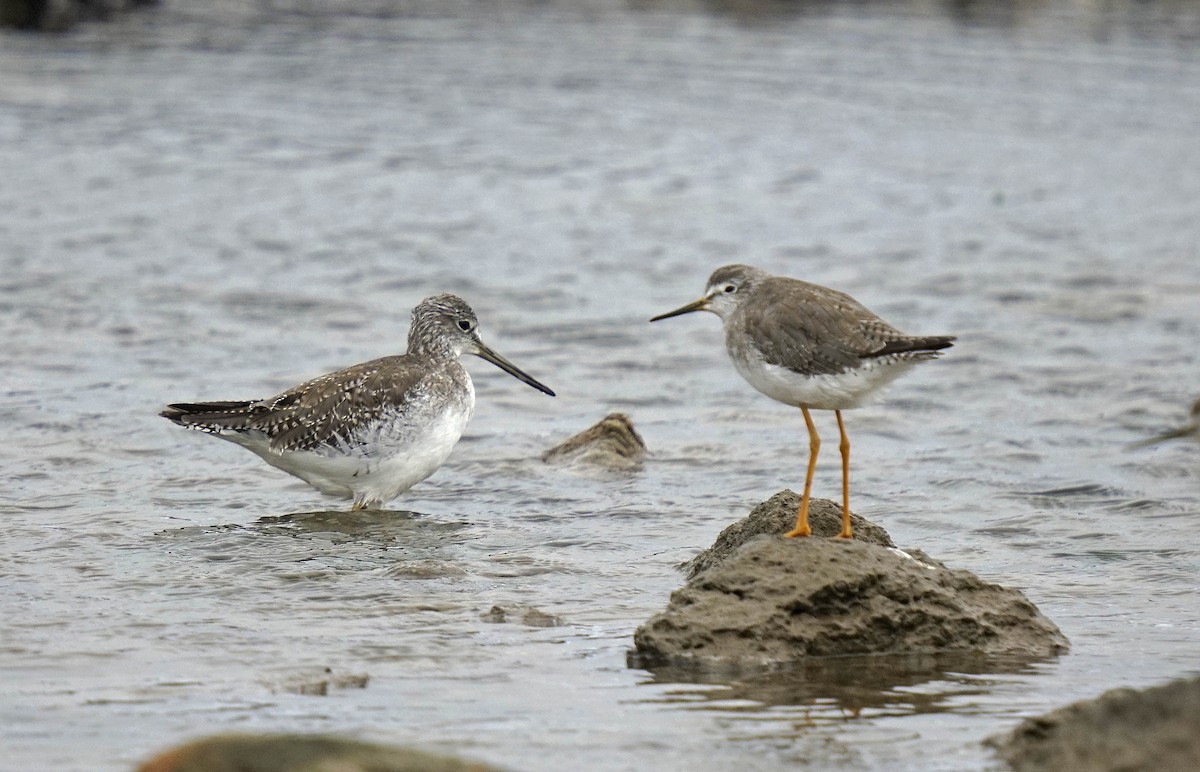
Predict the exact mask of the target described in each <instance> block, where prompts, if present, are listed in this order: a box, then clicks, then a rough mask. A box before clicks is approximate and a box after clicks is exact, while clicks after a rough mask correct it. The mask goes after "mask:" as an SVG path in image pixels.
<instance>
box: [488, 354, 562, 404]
mask: <svg viewBox="0 0 1200 772" xmlns="http://www.w3.org/2000/svg"><path fill="white" fill-rule="evenodd" d="M475 345H476V347H477V349H476V351H475V355H476V356H478V357H479V358H480V359H486V360H487V361H489V362H491V363H492V364H494V365H495V366H496V367H499V368H500V369H501V370H503V371H504V372H506V373H508V374H509V375H511V376H512V377H514V378H516V379H517V380H518V381H521V382H522V383H527V384H529V385H530V386H532V387H533V388H535V389H537V390H538V391H540V392H542V393H543V394H549V395H550V396H551V397H553V396H555V394H554V392H553V391H551V390H550V388H549V387H547V386H546V385H544V384H542V383H540V382H539V381H537V380H535V379H534V378H532V377H531V376H530V375H529V374H527V373H526V372H525V371H524V370H522V369H521V368H519V367H517V366H516V365H514V364H513V363H512V362H510V361H508V360H507V359H505V358H504V357H502V356H500V355H499V354H497V353H496V352H495V351H492V350H491V349H490V348H489V347H488V346H487V344H485V343H484V342H483V341H481V340H476V341H475Z"/></svg>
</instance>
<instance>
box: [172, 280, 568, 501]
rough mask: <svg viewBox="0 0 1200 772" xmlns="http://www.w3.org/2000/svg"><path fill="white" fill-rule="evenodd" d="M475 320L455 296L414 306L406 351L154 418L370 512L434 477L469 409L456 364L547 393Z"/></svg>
mask: <svg viewBox="0 0 1200 772" xmlns="http://www.w3.org/2000/svg"><path fill="white" fill-rule="evenodd" d="M478 327H479V321H478V320H477V319H476V318H475V312H474V311H472V310H471V307H470V306H468V305H467V304H466V302H465V301H464V300H463V299H462V298H460V297H457V296H455V295H437V296H435V297H430V298H426V299H424V300H422V301H421V302H420V303H419V304H417V307H416V308H414V309H413V312H412V327H411V328H410V329H409V331H408V351H407V352H406V353H404V354H401V355H399V356H388V357H383V358H381V359H373V360H371V361H370V362H363V363H362V364H357V365H354V366H353V367H349V368H347V369H345V370H339V371H338V372H336V373H330V374H329V375H323V376H321V377H319V378H314V379H313V380H311V381H307V382H306V383H302V384H300V385H299V386H295V387H293V388H291V389H288V390H287V391H285V392H283V393H282V394H279V395H278V396H274V397H271V398H269V399H262V400H248V401H240V402H184V403H177V404H173V405H168V406H167V408H166V409H165V410H163V411H162V413H160V415H162V416H163V417H164V418H167V419H170V420H171V421H173V422H174V423H176V424H178V425H179V426H183V427H185V428H188V429H196V430H199V431H202V432H208V433H209V434H213V435H216V436H218V437H220V438H222V439H225V440H229V441H230V442H234V443H236V444H238V445H241V446H242V447H243V448H246V449H247V450H249V451H251V452H253V453H255V454H256V455H257V456H258V457H259V458H261V459H262V460H264V461H266V462H267V463H268V464H270V465H271V466H274V467H278V468H279V469H282V470H283V471H285V472H287V473H288V474H292V475H295V476H296V477H299V478H300V479H301V480H304V481H305V482H306V483H308V484H309V485H312V486H313V487H315V488H317V489H318V490H320V491H321V492H322V493H325V494H329V495H333V496H340V497H343V498H350V499H353V500H354V504H353V507H352V508H353V509H355V510H358V509H372V508H376V507H379V506H381V505H383V504H386V503H387V502H389V501H391V500H392V499H394V498H395V497H396V496H399V495H400V494H401V493H403V492H404V491H406V490H408V489H409V488H411V487H412V486H414V485H416V484H417V483H419V482H420V481H421V480H424V479H425V478H426V477H428V476H429V475H431V474H433V473H434V472H435V471H436V470H437V468H438V467H439V466H441V465H442V462H444V461H445V460H446V458H447V457H448V456H449V455H450V451H451V449H452V448H453V447H454V445H455V443H457V442H458V439H459V437H461V436H462V433H463V430H464V429H466V426H467V421H468V420H469V419H470V418H471V413H472V412H473V411H474V409H475V387H474V385H473V384H472V383H471V376H470V375H468V374H467V371H466V369H465V368H463V366H462V364H461V363H459V361H458V359H459V357H461V356H462V355H463V354H475V355H476V356H478V357H481V358H483V359H486V360H487V361H489V362H491V363H492V364H494V365H496V366H497V367H499V368H500V369H501V370H503V371H505V372H506V373H508V374H509V375H512V376H514V377H515V378H517V379H518V380H521V381H523V382H525V383H527V384H529V385H530V386H532V387H533V388H535V389H537V390H538V391H541V392H543V393H545V394H549V395H550V396H552V397H553V396H554V392H553V391H551V390H550V389H548V388H547V387H545V386H543V385H542V384H541V383H539V382H537V381H535V380H534V379H533V378H531V377H530V376H528V375H526V374H525V373H524V372H522V371H521V370H519V369H518V368H517V367H516V366H515V365H513V364H512V363H511V362H509V361H508V360H507V359H505V358H504V357H502V356H500V355H499V354H497V353H496V352H495V351H492V350H491V349H490V348H488V346H487V345H485V344H484V342H483V340H482V339H480V337H479V331H478Z"/></svg>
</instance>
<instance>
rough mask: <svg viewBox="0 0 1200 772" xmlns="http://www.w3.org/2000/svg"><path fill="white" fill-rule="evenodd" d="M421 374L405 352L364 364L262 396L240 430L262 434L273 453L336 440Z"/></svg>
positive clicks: (368, 418)
mask: <svg viewBox="0 0 1200 772" xmlns="http://www.w3.org/2000/svg"><path fill="white" fill-rule="evenodd" d="M423 373H424V371H423V370H422V368H420V367H419V366H417V365H416V364H414V363H413V362H411V361H410V360H409V359H408V358H407V357H405V356H393V357H384V358H382V359H375V360H372V361H370V362H363V363H362V364H359V365H355V366H354V367H350V368H347V369H345V370H340V371H338V372H336V373H330V374H329V375H323V376H321V377H320V378H314V379H313V380H311V381H308V382H307V383H302V384H300V385H299V386H296V387H295V388H292V389H288V390H287V391H285V392H283V393H282V394H280V395H279V396H277V397H273V398H271V399H269V400H263V401H262V402H261V403H259V406H260V407H261V411H260V413H259V414H258V415H257V416H255V417H254V419H253V420H251V421H250V422H248V424H247V426H246V427H245V428H247V429H257V430H259V431H262V432H264V433H265V434H266V435H267V436H269V437H270V438H271V449H272V450H274V451H277V452H283V451H288V450H311V449H314V448H317V447H320V446H321V445H330V444H336V443H337V442H338V441H339V440H344V439H346V438H347V437H348V436H349V435H350V434H351V433H353V430H354V429H355V428H356V427H359V426H362V425H363V424H365V423H368V422H370V421H372V420H374V419H376V418H379V417H380V416H381V415H382V414H383V412H384V411H386V410H389V409H392V406H394V405H395V404H397V403H398V402H400V401H402V400H403V398H404V395H405V394H406V393H408V391H409V390H410V389H412V388H413V387H414V386H415V385H417V383H419V382H420V380H421V377H422V375H423Z"/></svg>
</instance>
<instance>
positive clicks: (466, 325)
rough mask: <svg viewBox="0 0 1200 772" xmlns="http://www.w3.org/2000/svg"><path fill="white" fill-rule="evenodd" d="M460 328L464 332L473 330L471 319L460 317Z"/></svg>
mask: <svg viewBox="0 0 1200 772" xmlns="http://www.w3.org/2000/svg"><path fill="white" fill-rule="evenodd" d="M458 329H460V330H462V331H463V332H470V331H471V323H470V322H469V321H467V320H466V319H459V320H458Z"/></svg>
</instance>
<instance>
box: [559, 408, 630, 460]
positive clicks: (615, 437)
mask: <svg viewBox="0 0 1200 772" xmlns="http://www.w3.org/2000/svg"><path fill="white" fill-rule="evenodd" d="M645 458H646V443H645V441H644V440H643V439H642V436H641V435H640V434H638V432H637V429H635V428H633V421H632V420H630V418H629V416H627V415H625V414H624V413H609V414H608V415H606V416H605V417H604V418H602V419H601V420H600V421H599V422H598V423H595V424H593V425H592V426H589V427H588V428H586V429H584V430H583V431H582V432H580V433H579V434H576V435H575V436H574V437H570V438H568V439H567V440H564V441H563V442H561V443H559V444H558V445H555V446H554V447H553V448H550V450H547V451H546V452H545V453H543V454H542V461H545V462H547V463H552V464H572V465H581V466H590V467H594V468H599V469H602V470H607V471H611V472H628V471H632V470H634V469H637V468H638V467H640V466H641V464H642V461H643V460H645Z"/></svg>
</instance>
